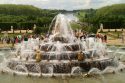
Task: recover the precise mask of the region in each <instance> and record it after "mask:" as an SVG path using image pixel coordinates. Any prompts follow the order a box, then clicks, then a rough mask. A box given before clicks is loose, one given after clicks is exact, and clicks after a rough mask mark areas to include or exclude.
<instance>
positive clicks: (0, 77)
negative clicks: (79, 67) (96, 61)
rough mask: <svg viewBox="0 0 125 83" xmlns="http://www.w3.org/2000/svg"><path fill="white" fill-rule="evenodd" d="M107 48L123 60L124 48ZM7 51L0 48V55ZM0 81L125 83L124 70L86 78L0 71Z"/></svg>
mask: <svg viewBox="0 0 125 83" xmlns="http://www.w3.org/2000/svg"><path fill="white" fill-rule="evenodd" d="M109 49H110V53H111V54H112V53H114V55H116V56H117V57H118V58H120V60H121V61H125V49H122V48H114V47H113V48H112V47H110V48H109ZM116 50H117V51H116ZM9 52H10V50H0V56H2V55H4V56H5V57H8V56H9ZM115 52H116V53H115ZM0 62H2V57H0ZM0 83H125V70H123V71H120V72H116V73H113V74H104V75H98V76H92V77H87V78H85V77H83V76H82V75H81V76H76V77H30V76H29V77H28V76H19V75H12V74H7V73H0Z"/></svg>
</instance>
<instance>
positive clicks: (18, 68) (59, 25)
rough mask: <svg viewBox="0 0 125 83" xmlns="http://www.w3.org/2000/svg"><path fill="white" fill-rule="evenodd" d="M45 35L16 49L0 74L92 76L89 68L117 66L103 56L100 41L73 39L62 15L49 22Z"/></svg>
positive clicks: (104, 52)
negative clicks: (82, 74)
mask: <svg viewBox="0 0 125 83" xmlns="http://www.w3.org/2000/svg"><path fill="white" fill-rule="evenodd" d="M49 34H50V35H49V37H48V38H47V39H46V40H45V41H42V42H41V41H39V39H38V38H36V39H33V38H31V39H29V40H28V41H23V42H22V43H21V44H19V45H17V46H16V51H15V52H13V53H12V54H11V57H9V58H7V59H6V60H4V61H3V62H2V63H1V65H2V66H3V67H2V68H1V71H2V72H3V71H4V72H9V73H14V74H21V75H28V76H30V75H32V76H62V75H68V76H71V75H74V76H75V75H76V74H77V75H80V73H82V72H88V71H91V72H92V70H91V69H93V68H97V69H99V70H105V69H106V68H107V67H108V66H110V67H111V66H112V67H118V66H119V62H118V61H116V60H115V57H114V56H113V57H109V56H108V55H107V51H106V45H105V44H103V43H102V42H101V40H100V39H95V38H89V37H88V38H86V40H82V41H81V40H79V39H76V37H75V36H74V33H73V30H72V29H71V27H70V24H69V22H68V20H67V19H66V17H65V16H64V15H62V14H59V15H57V16H56V17H55V18H54V20H53V21H52V25H51V26H50V29H49ZM105 71H106V70H105Z"/></svg>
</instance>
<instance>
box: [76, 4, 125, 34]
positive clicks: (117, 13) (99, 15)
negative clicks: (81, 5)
mask: <svg viewBox="0 0 125 83" xmlns="http://www.w3.org/2000/svg"><path fill="white" fill-rule="evenodd" d="M124 10H125V4H114V5H111V6H105V7H102V8H99V9H88V10H81V11H79V12H77V13H78V14H77V15H79V17H80V19H81V20H80V21H81V22H86V23H88V24H89V25H90V27H91V29H90V30H91V31H93V30H94V31H95V32H96V31H97V29H98V28H100V24H101V23H102V24H103V25H104V28H106V29H109V28H110V29H116V28H118V29H119V28H125V11H124ZM81 12H84V15H83V16H82V15H80V14H81Z"/></svg>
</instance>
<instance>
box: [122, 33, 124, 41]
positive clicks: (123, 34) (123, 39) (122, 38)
mask: <svg viewBox="0 0 125 83" xmlns="http://www.w3.org/2000/svg"><path fill="white" fill-rule="evenodd" d="M122 43H124V32H122Z"/></svg>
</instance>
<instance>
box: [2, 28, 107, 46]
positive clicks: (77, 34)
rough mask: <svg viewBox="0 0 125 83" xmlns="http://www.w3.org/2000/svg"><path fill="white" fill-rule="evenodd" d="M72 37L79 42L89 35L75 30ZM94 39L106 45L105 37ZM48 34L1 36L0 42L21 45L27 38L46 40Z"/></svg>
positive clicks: (100, 35)
mask: <svg viewBox="0 0 125 83" xmlns="http://www.w3.org/2000/svg"><path fill="white" fill-rule="evenodd" d="M74 35H75V37H76V38H77V39H78V38H79V39H80V40H82V39H84V40H85V39H86V38H87V37H88V36H89V35H90V34H88V33H87V32H84V31H78V30H75V31H74ZM94 36H95V38H100V39H101V40H102V42H106V43H107V35H106V34H105V35H102V34H100V33H98V34H96V35H94ZM48 37H49V36H48V34H45V35H36V34H34V35H31V34H22V35H17V36H11V37H9V36H2V37H1V38H0V42H1V43H2V44H12V45H13V46H14V44H17V43H21V41H28V39H29V38H34V39H36V38H39V39H40V40H43V39H45V40H47V39H48Z"/></svg>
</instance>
